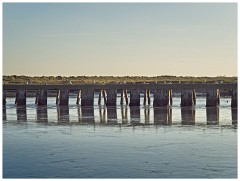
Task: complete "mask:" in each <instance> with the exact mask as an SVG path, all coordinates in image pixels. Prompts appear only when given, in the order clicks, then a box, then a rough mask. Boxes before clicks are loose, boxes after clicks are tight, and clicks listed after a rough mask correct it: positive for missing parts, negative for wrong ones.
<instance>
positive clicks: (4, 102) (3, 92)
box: [2, 90, 7, 106]
mask: <svg viewBox="0 0 240 181" xmlns="http://www.w3.org/2000/svg"><path fill="white" fill-rule="evenodd" d="M2 94H3V95H2V97H3V103H2V104H3V106H5V105H6V102H7V101H6V91H5V90H3V91H2Z"/></svg>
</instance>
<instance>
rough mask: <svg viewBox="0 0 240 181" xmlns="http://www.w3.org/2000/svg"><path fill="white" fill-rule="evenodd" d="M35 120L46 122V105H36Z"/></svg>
mask: <svg viewBox="0 0 240 181" xmlns="http://www.w3.org/2000/svg"><path fill="white" fill-rule="evenodd" d="M36 109H37V122H48V113H47V106H37V108H36Z"/></svg>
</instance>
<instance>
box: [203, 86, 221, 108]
mask: <svg viewBox="0 0 240 181" xmlns="http://www.w3.org/2000/svg"><path fill="white" fill-rule="evenodd" d="M219 104H220V91H219V89H216V90H207V97H206V107H211V106H219Z"/></svg>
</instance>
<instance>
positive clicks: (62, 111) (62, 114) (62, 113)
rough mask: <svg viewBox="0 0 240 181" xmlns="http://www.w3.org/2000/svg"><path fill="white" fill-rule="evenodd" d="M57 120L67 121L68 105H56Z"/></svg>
mask: <svg viewBox="0 0 240 181" xmlns="http://www.w3.org/2000/svg"><path fill="white" fill-rule="evenodd" d="M57 112H58V122H69V121H70V120H69V107H68V106H57Z"/></svg>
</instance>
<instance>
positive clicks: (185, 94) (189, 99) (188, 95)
mask: <svg viewBox="0 0 240 181" xmlns="http://www.w3.org/2000/svg"><path fill="white" fill-rule="evenodd" d="M195 96H196V95H195V91H193V90H182V91H181V106H193V105H195V102H196V97H195Z"/></svg>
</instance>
